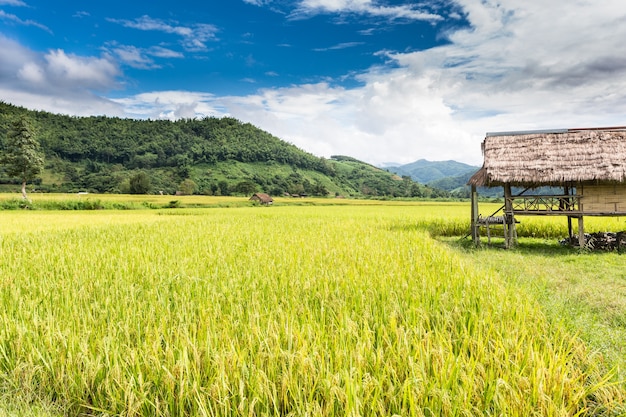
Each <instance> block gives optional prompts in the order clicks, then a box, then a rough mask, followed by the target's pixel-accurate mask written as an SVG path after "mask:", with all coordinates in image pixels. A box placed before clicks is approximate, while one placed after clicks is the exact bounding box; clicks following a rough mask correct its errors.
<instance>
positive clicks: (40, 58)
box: [0, 35, 123, 115]
mask: <svg viewBox="0 0 626 417" xmlns="http://www.w3.org/2000/svg"><path fill="white" fill-rule="evenodd" d="M0 62H2V63H3V65H0V97H4V98H6V99H8V100H10V102H11V103H13V104H16V105H21V106H25V107H28V108H33V109H41V110H48V111H52V112H58V113H66V114H75V115H90V114H111V115H122V114H123V111H122V109H121V107H119V106H118V105H117V104H115V103H114V102H112V101H110V100H108V99H107V98H104V97H102V96H100V95H98V94H97V93H96V92H97V91H98V92H100V93H102V92H107V91H110V90H111V89H113V88H117V87H118V86H119V84H118V81H117V77H118V76H119V75H120V72H119V69H118V68H117V66H116V65H115V64H114V63H113V62H111V60H110V59H108V58H107V57H81V56H77V55H74V54H67V53H65V51H63V50H61V49H57V50H51V51H48V52H46V53H44V54H41V53H38V52H35V51H32V50H30V49H28V48H25V47H23V46H22V45H20V44H19V43H18V42H16V41H14V40H12V39H9V38H7V37H5V36H3V35H0Z"/></svg>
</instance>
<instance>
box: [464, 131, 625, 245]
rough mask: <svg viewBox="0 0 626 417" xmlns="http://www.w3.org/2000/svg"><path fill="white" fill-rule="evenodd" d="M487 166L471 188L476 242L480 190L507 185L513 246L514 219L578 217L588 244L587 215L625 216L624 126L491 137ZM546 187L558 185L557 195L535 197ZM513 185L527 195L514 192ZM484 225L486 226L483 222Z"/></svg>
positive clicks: (506, 210)
mask: <svg viewBox="0 0 626 417" xmlns="http://www.w3.org/2000/svg"><path fill="white" fill-rule="evenodd" d="M482 150H483V156H484V163H483V166H482V168H480V169H479V170H478V171H477V172H476V173H475V174H474V175H473V176H472V177H471V178H470V180H469V182H468V184H469V185H471V186H472V238H473V239H474V241H475V242H478V239H479V228H480V227H481V226H482V224H481V220H480V217H479V215H478V203H477V193H476V187H479V186H486V187H494V186H501V187H504V197H505V199H504V201H505V204H504V207H503V209H504V216H502V218H503V224H504V225H505V227H504V229H505V242H506V246H507V247H509V246H511V245H512V244H514V243H515V241H516V239H517V236H516V233H515V215H562V216H567V217H568V225H569V231H570V237H572V227H571V220H572V218H576V219H578V238H579V243H580V244H581V245H582V244H584V227H583V216H624V215H626V127H612V128H592V129H561V130H542V131H529V132H499V133H487V135H486V137H485V140H484V141H483V144H482ZM542 186H552V187H560V188H562V189H563V193H562V194H559V195H550V196H546V195H531V194H532V191H531V192H530V193H528V192H527V191H529V190H533V189H536V188H539V187H542ZM512 187H522V188H524V191H522V192H521V193H519V194H518V195H513V194H512V191H511V190H512ZM483 223H484V222H483Z"/></svg>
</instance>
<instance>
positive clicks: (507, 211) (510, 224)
mask: <svg viewBox="0 0 626 417" xmlns="http://www.w3.org/2000/svg"><path fill="white" fill-rule="evenodd" d="M504 217H505V220H504V222H505V225H504V246H505V247H506V248H507V249H509V248H511V247H513V246H515V245H516V244H517V231H516V230H515V215H514V214H513V202H512V193H511V184H505V185H504Z"/></svg>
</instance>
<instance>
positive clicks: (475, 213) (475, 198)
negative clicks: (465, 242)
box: [471, 185, 480, 246]
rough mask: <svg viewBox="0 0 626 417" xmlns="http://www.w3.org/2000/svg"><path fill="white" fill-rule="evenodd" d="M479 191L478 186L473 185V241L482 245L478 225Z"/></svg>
mask: <svg viewBox="0 0 626 417" xmlns="http://www.w3.org/2000/svg"><path fill="white" fill-rule="evenodd" d="M478 215H479V214H478V192H477V191H476V186H475V185H472V226H471V227H472V242H474V245H476V246H478V245H480V231H479V229H478V228H479V225H478Z"/></svg>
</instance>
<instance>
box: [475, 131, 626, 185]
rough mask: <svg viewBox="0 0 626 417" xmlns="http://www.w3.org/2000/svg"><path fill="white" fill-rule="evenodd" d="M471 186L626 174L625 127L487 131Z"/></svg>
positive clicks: (613, 179)
mask: <svg viewBox="0 0 626 417" xmlns="http://www.w3.org/2000/svg"><path fill="white" fill-rule="evenodd" d="M483 154H484V164H483V167H482V168H481V169H480V170H479V171H478V172H476V173H475V174H474V175H473V176H472V177H471V178H470V180H469V182H468V184H470V185H476V186H497V185H502V184H505V183H509V184H512V185H524V186H537V185H562V184H565V183H578V182H587V181H611V182H623V181H625V179H626V128H607V129H579V130H571V129H570V130H564V131H559V132H526V133H520V134H516V133H504V134H493V135H488V136H487V137H486V138H485V140H484V142H483Z"/></svg>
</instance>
